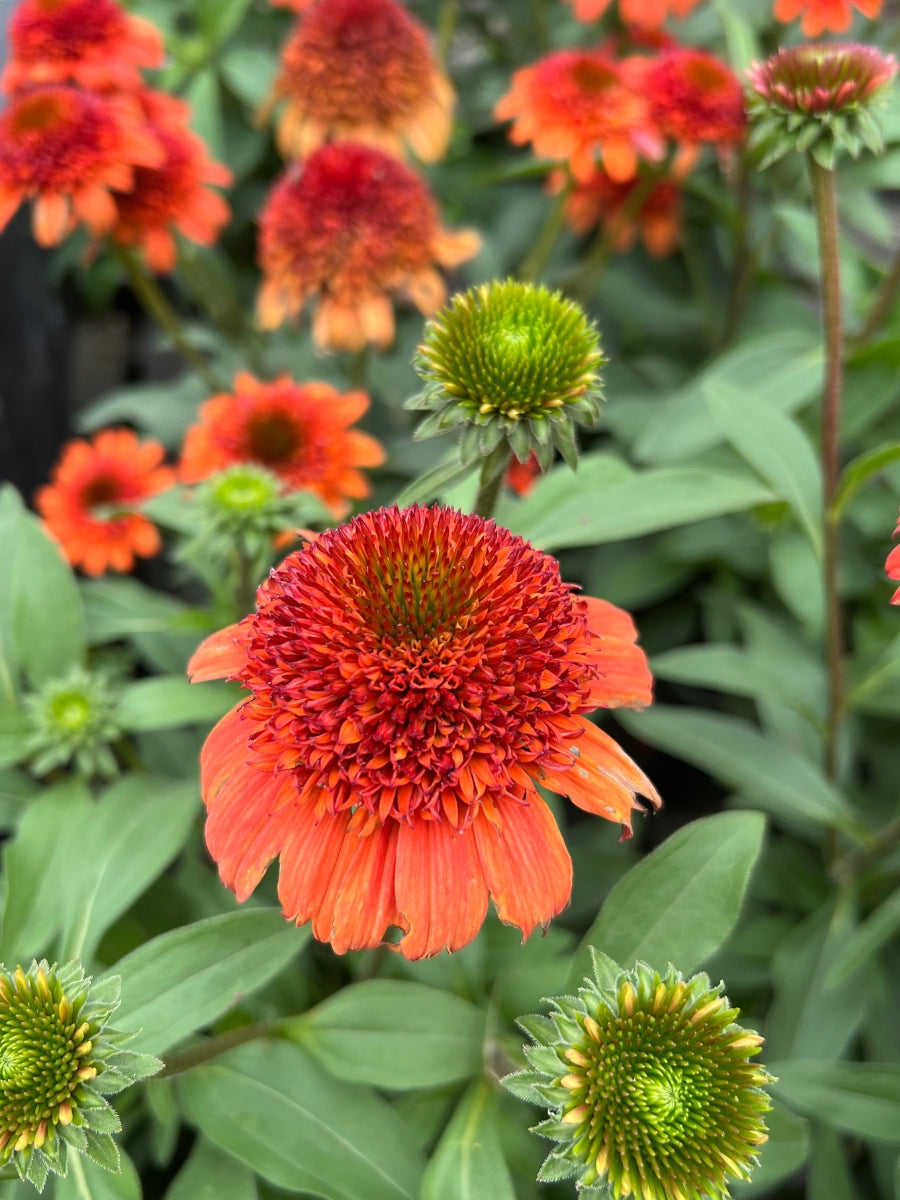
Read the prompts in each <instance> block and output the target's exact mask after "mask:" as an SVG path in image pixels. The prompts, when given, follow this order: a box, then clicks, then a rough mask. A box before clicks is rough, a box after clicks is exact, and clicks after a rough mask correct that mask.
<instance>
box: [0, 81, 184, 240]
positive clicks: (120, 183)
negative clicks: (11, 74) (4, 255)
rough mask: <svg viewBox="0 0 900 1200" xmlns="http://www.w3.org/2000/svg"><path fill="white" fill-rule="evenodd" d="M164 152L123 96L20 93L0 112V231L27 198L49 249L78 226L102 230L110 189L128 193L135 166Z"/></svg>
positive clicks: (56, 88) (110, 208)
mask: <svg viewBox="0 0 900 1200" xmlns="http://www.w3.org/2000/svg"><path fill="white" fill-rule="evenodd" d="M162 158H163V151H162V148H161V147H160V145H159V143H158V142H157V141H156V140H155V139H154V138H153V137H152V136H151V134H150V133H149V132H148V131H146V130H145V129H144V128H143V124H142V121H141V114H140V110H139V108H137V106H136V105H135V103H134V101H133V100H131V99H130V98H125V97H119V96H99V95H95V94H93V93H91V92H84V91H81V90H80V89H78V88H73V87H67V86H65V85H62V84H47V85H45V86H41V87H36V88H34V89H33V90H30V91H27V92H23V93H22V94H21V95H19V96H17V97H15V98H14V99H13V100H12V101H11V102H10V104H9V106H8V107H7V108H6V109H5V110H4V112H2V113H0V230H2V229H3V228H4V227H5V226H6V224H7V223H8V222H9V220H10V218H11V217H12V215H13V213H14V212H15V211H16V209H17V208H18V207H19V205H20V204H21V203H22V202H23V201H25V200H28V199H30V198H32V197H33V198H34V200H35V204H34V212H33V218H32V219H33V227H34V236H35V239H36V240H37V242H38V243H39V244H40V245H41V246H54V245H56V244H57V243H58V242H61V241H62V239H63V238H64V237H65V236H66V235H67V234H68V233H70V232H71V230H72V228H73V227H74V226H75V225H76V224H77V223H78V222H79V221H84V222H85V224H86V225H87V226H88V227H89V229H90V230H91V232H92V233H94V234H97V235H100V234H103V233H106V232H107V231H108V230H109V229H111V228H112V226H113V225H114V224H115V221H116V205H115V201H114V200H113V197H112V195H111V190H112V189H116V190H118V191H122V192H127V191H128V190H129V188H130V187H131V186H132V184H133V183H134V168H135V167H138V166H145V167H152V166H157V165H159V163H160V162H161V161H162Z"/></svg>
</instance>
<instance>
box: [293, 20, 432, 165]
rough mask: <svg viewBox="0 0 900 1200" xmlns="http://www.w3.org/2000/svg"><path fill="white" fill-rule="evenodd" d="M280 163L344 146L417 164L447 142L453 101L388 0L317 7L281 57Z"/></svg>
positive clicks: (410, 24)
mask: <svg viewBox="0 0 900 1200" xmlns="http://www.w3.org/2000/svg"><path fill="white" fill-rule="evenodd" d="M282 97H283V98H285V99H286V100H287V101H288V103H287V106H286V108H285V111H284V114H283V115H282V117H281V120H280V122H279V125H278V144H279V147H280V149H281V152H282V153H283V154H284V155H285V157H286V158H305V157H306V156H307V155H308V154H310V153H311V152H312V151H313V150H315V149H316V148H317V147H318V146H320V145H321V144H322V143H323V142H324V141H326V140H328V139H329V138H333V139H334V140H337V141H344V140H350V141H355V142H362V143H365V144H366V145H371V146H377V147H378V148H379V149H381V150H384V151H386V152H387V153H389V154H396V155H402V154H403V150H404V146H409V147H411V148H412V150H414V151H415V153H416V154H417V155H418V157H419V158H421V159H422V160H423V161H425V162H434V161H435V160H436V159H438V158H440V157H441V155H442V154H443V153H444V151H445V149H446V148H447V142H448V141H449V140H450V131H451V127H452V121H453V103H454V99H455V97H454V94H453V88H452V87H451V85H450V81H449V79H448V78H447V76H446V75H445V74H444V72H443V71H442V70H441V69H440V68H439V67H438V65H437V64H436V62H435V61H434V58H433V57H432V54H431V49H430V46H429V44H428V34H427V33H426V31H425V29H423V28H422V26H421V25H419V23H418V22H417V21H414V20H413V18H412V17H411V16H410V15H409V13H408V12H407V11H406V9H404V8H403V6H402V5H400V4H398V3H397V2H396V0H317V2H316V3H313V4H312V5H310V6H308V7H307V8H306V11H305V12H304V13H303V16H302V18H301V19H300V22H299V24H298V26H297V30H296V32H295V33H294V35H293V37H292V38H291V39H290V40H289V41H288V42H287V44H286V45H285V47H284V49H283V50H282V52H281V71H280V72H279V75H278V78H277V80H276V81H275V88H274V92H273V98H274V99H280V98H282Z"/></svg>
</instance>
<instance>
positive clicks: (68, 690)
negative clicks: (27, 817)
mask: <svg viewBox="0 0 900 1200" xmlns="http://www.w3.org/2000/svg"><path fill="white" fill-rule="evenodd" d="M117 698H118V697H117V693H116V689H115V688H114V687H113V685H112V684H110V682H109V680H108V679H107V678H106V677H105V676H104V675H102V674H99V673H97V674H95V673H91V672H90V671H88V670H86V669H85V668H84V667H73V668H72V670H71V671H69V673H68V674H67V675H65V676H63V677H62V678H61V679H51V680H50V681H49V682H48V683H46V684H44V686H43V687H42V688H41V689H40V691H38V692H36V693H35V694H34V695H33V696H29V697H28V698H27V699H26V701H25V713H26V716H27V718H28V721H29V724H30V725H31V732H30V734H29V735H28V740H27V742H26V747H27V749H28V751H29V753H30V754H31V755H33V757H32V760H31V764H30V766H31V770H32V771H33V772H34V773H35V774H36V775H46V774H47V773H48V772H49V771H52V770H55V769H56V768H57V767H71V768H72V769H73V770H75V771H76V772H77V773H78V774H80V775H83V776H85V777H86V778H90V777H92V776H94V775H100V776H103V777H105V778H110V777H111V776H113V775H115V774H116V771H117V766H116V760H115V757H114V756H113V753H112V749H111V745H112V743H113V742H116V741H118V739H119V738H120V737H121V730H120V729H119V728H118V727H117V725H116V723H115V717H114V714H115V706H116V702H117Z"/></svg>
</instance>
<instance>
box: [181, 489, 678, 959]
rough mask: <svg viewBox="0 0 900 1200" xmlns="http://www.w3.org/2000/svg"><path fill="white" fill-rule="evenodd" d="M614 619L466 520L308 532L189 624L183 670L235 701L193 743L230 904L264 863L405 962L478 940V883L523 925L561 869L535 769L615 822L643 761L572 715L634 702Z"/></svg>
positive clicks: (638, 676)
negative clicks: (250, 603)
mask: <svg viewBox="0 0 900 1200" xmlns="http://www.w3.org/2000/svg"><path fill="white" fill-rule="evenodd" d="M635 639H636V631H635V628H634V624H633V622H632V621H631V618H630V617H629V616H628V615H627V613H624V612H622V611H621V610H620V609H617V608H614V607H613V606H612V605H610V604H607V603H606V602H604V601H602V600H594V599H588V598H584V599H582V598H579V597H577V596H576V595H574V594H573V590H572V588H571V587H570V586H569V585H567V584H564V583H563V582H562V580H561V579H560V575H559V565H558V563H557V562H556V561H555V560H554V559H552V558H551V557H550V556H549V555H546V554H543V553H541V552H540V551H538V550H535V549H533V548H532V547H531V546H530V545H529V544H528V543H527V542H525V541H523V540H522V538H519V537H516V536H515V535H513V534H512V533H510V532H509V531H508V530H506V529H503V528H501V527H499V526H497V525H495V524H494V522H493V521H488V520H485V519H484V518H482V517H477V516H464V515H463V514H461V513H459V512H454V511H452V510H449V509H441V508H418V507H416V508H408V509H398V508H386V509H379V510H377V511H374V512H368V513H365V514H364V515H363V516H360V517H357V518H355V520H353V521H352V522H351V523H350V524H349V525H343V526H341V527H339V528H337V529H333V530H328V531H327V532H325V533H323V534H320V535H319V536H318V537H317V538H315V540H314V541H312V542H311V543H310V544H309V545H307V546H305V547H304V548H303V549H302V550H299V551H297V552H295V553H294V554H291V555H289V556H288V558H286V559H285V561H284V562H283V563H282V564H281V566H280V567H278V568H277V569H276V570H275V571H274V572H273V573H272V574H271V575H270V576H269V578H268V580H267V581H266V582H265V583H264V584H263V585H262V586H261V587H260V589H259V591H258V592H257V611H256V613H253V614H251V615H250V616H249V617H246V618H245V619H244V620H243V621H242V622H241V623H240V624H239V625H233V626H230V627H229V628H227V629H224V630H222V631H221V632H220V633H217V634H214V635H213V636H212V637H211V638H208V639H207V640H206V641H205V642H204V643H203V644H202V645H201V646H200V648H199V649H198V650H197V652H196V653H195V655H194V657H193V659H192V660H191V662H190V664H189V672H190V674H191V676H192V678H193V679H194V680H196V681H199V680H205V679H215V678H221V677H222V676H228V677H230V678H233V679H237V680H240V682H241V683H242V684H243V685H244V687H245V688H247V689H248V691H249V692H250V695H249V697H248V698H247V699H246V700H244V701H243V702H242V703H241V704H239V705H238V706H237V707H236V708H235V709H233V710H232V712H230V713H229V714H228V715H227V716H226V717H224V718H223V720H222V721H220V722H219V724H218V725H217V726H216V728H215V729H214V730H213V732H212V733H211V734H210V736H209V738H208V739H207V742H206V745H205V747H204V749H203V752H202V755H201V772H202V790H203V796H204V801H205V803H206V805H207V808H208V810H209V816H208V819H207V825H206V841H207V845H208V847H209V849H210V853H211V854H212V856H213V858H214V859H215V860H216V862H217V863H218V866H219V872H220V875H221V877H222V879H223V881H224V882H225V883H226V884H227V885H228V886H229V887H231V888H232V889H233V890H234V891H235V893H236V895H237V897H238V899H240V900H244V899H246V898H247V896H249V895H250V893H251V892H252V891H253V889H254V888H255V887H256V885H257V884H258V883H259V881H260V879H261V878H262V876H263V874H264V872H265V870H266V868H267V867H268V865H269V863H270V862H271V861H272V859H273V858H275V857H276V856H280V859H281V868H280V876H279V883H278V892H279V897H280V899H281V903H282V906H283V908H284V912H285V915H286V916H287V917H288V918H289V919H290V920H294V921H296V922H297V923H298V924H300V923H302V922H305V921H309V920H312V923H313V924H312V929H313V934H314V936H315V937H317V938H319V939H320V940H322V941H328V942H331V944H332V945H333V947H334V949H335V950H336V951H337V952H338V953H343V952H345V951H347V950H352V949H363V948H365V947H370V946H377V945H379V944H380V943H381V942H382V941H383V939H384V937H385V934H386V932H387V930H388V929H389V927H391V926H397V927H399V929H400V930H402V931H403V933H404V936H403V940H402V941H401V942H400V945H399V949H400V952H401V953H402V954H404V955H405V956H406V957H407V958H411V959H412V958H422V957H424V956H426V955H431V954H437V953H439V952H440V951H441V950H444V949H447V950H457V949H459V948H460V947H461V946H464V945H466V943H467V942H469V941H471V940H472V938H473V937H475V935H476V933H477V932H478V929H479V928H480V926H481V923H482V921H483V920H484V917H485V914H486V911H487V904H488V896H489V895H490V896H491V897H492V898H493V900H494V903H495V905H496V907H497V911H498V913H499V915H500V918H501V919H502V920H503V921H506V922H508V923H510V924H513V925H517V926H518V927H519V928H520V929H521V930H522V932H523V934H525V935H526V936H527V934H528V933H530V932H531V930H533V929H534V928H535V926H537V925H546V924H547V922H548V921H549V920H550V919H551V917H553V916H555V915H556V914H557V913H558V912H560V911H561V910H562V909H563V908H564V907H565V906H566V904H567V903H568V901H569V896H570V892H571V873H572V867H571V861H570V859H569V855H568V852H567V850H566V846H565V843H564V841H563V839H562V836H561V834H560V831H559V829H558V828H557V825H556V822H555V821H554V819H553V816H552V814H551V812H550V810H549V808H548V807H547V805H546V804H545V803H544V801H543V800H542V798H541V796H540V793H539V792H538V789H537V786H536V785H537V783H538V782H540V783H541V784H542V785H543V786H545V787H548V788H550V789H551V790H552V791H555V792H558V793H560V794H562V795H568V796H569V797H570V799H571V800H572V801H573V802H574V803H575V804H577V805H578V806H579V807H580V808H583V809H585V810H586V811H588V812H591V813H594V814H596V815H598V816H601V817H605V818H606V819H607V820H610V821H617V822H621V824H622V829H623V837H629V836H630V834H631V812H632V809H634V808H639V807H640V806H639V804H638V802H637V800H636V798H635V795H636V793H641V794H643V795H644V796H647V797H648V798H649V800H650V802H651V803H652V804H653V805H654V806H658V804H659V797H658V796H657V794H656V792H655V790H654V788H653V785H652V784H651V783H650V782H649V780H648V779H647V778H646V777H645V776H644V774H643V772H642V771H641V770H640V769H639V768H638V767H637V766H636V765H635V764H634V763H633V762H632V761H631V760H630V759H629V758H628V757H627V756H626V755H625V754H624V752H623V751H622V750H621V749H620V748H619V747H618V745H617V744H616V743H615V742H614V741H613V740H612V738H610V737H609V736H608V735H607V734H605V733H602V732H601V731H600V730H599V729H598V728H597V727H596V726H595V725H593V724H592V723H591V722H590V721H588V720H587V719H586V717H585V714H586V713H588V712H590V711H591V710H592V709H594V708H596V707H597V706H598V705H601V706H605V707H606V706H615V705H630V706H642V705H644V704H647V703H648V702H649V700H650V697H651V686H652V681H651V677H650V673H649V671H648V669H647V663H646V659H645V657H644V654H643V652H642V651H641V650H640V649H639V648H638V647H637V646H636V645H635Z"/></svg>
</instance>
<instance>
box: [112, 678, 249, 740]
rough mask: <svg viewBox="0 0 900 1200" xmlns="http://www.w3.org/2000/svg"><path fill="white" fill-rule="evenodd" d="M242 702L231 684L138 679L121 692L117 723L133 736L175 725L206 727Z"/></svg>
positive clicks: (167, 679)
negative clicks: (201, 683) (239, 701)
mask: <svg viewBox="0 0 900 1200" xmlns="http://www.w3.org/2000/svg"><path fill="white" fill-rule="evenodd" d="M239 698H240V692H239V690H238V688H237V687H236V686H235V685H233V684H228V683H212V684H204V685H203V686H202V687H199V686H197V685H196V684H192V683H188V681H187V679H186V678H185V677H184V676H182V675H157V676H156V677H154V678H153V679H139V680H137V682H135V683H130V684H129V685H128V686H127V687H126V688H125V690H124V691H123V692H122V695H121V698H120V700H119V703H118V705H117V707H116V712H115V721H116V724H117V725H119V726H120V728H122V729H126V730H128V731H129V732H131V733H138V732H146V731H147V730H150V729H171V728H172V727H173V726H175V725H206V724H211V723H212V722H214V721H218V720H219V718H220V717H223V716H224V715H225V713H226V712H227V711H228V710H229V708H232V707H233V706H234V704H235V703H236V702H237V700H238V699H239Z"/></svg>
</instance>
